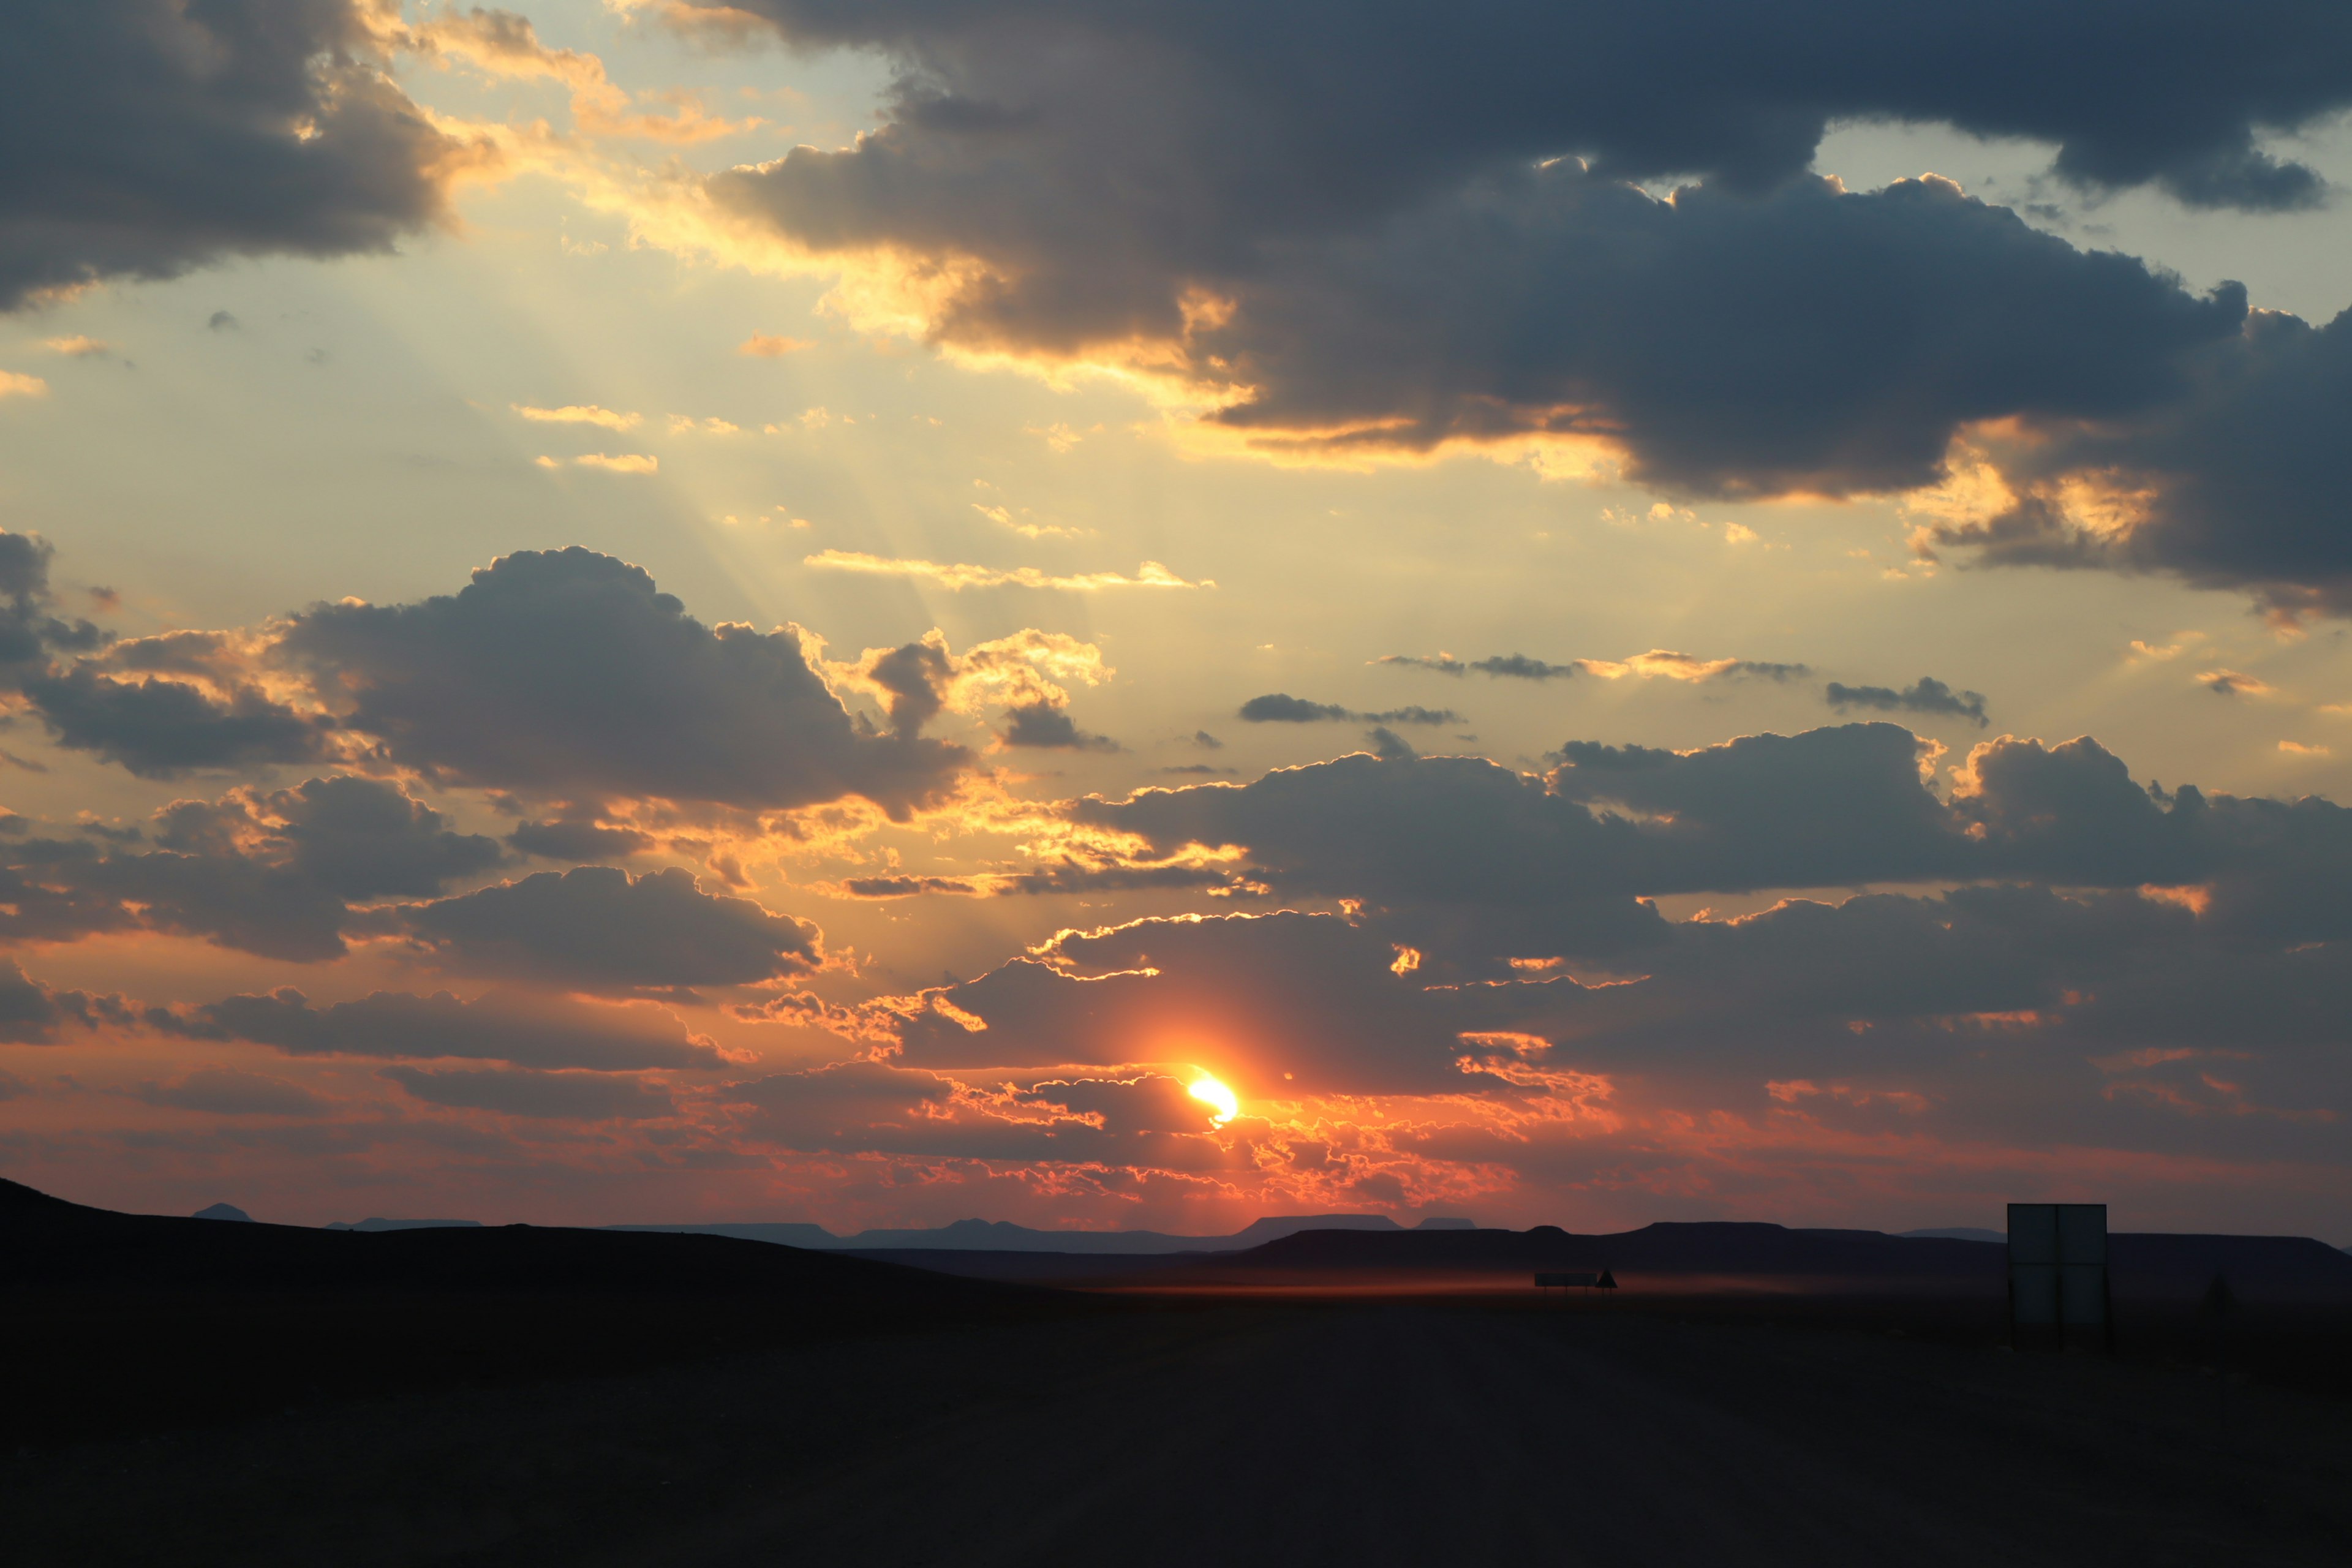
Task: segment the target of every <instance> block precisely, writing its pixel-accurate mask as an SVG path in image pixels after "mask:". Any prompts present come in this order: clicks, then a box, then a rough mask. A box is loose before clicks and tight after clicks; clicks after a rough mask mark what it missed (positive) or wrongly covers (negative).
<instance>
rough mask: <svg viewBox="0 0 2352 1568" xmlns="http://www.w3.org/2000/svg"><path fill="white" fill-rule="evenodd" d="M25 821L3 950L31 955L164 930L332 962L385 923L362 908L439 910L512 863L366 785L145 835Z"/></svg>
mask: <svg viewBox="0 0 2352 1568" xmlns="http://www.w3.org/2000/svg"><path fill="white" fill-rule="evenodd" d="M18 820H19V822H20V823H22V824H23V832H22V835H21V836H20V837H16V839H15V840H14V841H12V842H8V843H5V844H0V938H5V939H8V940H14V941H18V942H26V941H36V942H70V941H73V940H75V939H77V938H79V937H83V936H88V935H91V934H94V933H98V932H104V931H161V932H166V933H170V934H173V935H180V936H192V937H196V938H200V939H202V940H205V941H208V942H215V943H218V944H219V945H222V946H225V947H231V948H236V949H238V950H240V951H243V952H254V953H258V954H262V955H264V956H267V957H271V958H279V959H285V960H289V961H291V962H296V963H310V962H318V961H320V960H326V959H333V958H339V957H341V956H342V954H343V953H344V952H345V951H346V946H345V940H344V939H345V934H346V932H347V931H351V930H352V929H354V928H357V927H361V926H365V925H369V924H371V923H372V921H373V917H363V916H362V915H360V914H357V913H355V912H354V911H353V910H352V909H351V907H350V903H351V901H352V900H363V901H373V900H379V899H383V898H386V897H398V896H411V897H415V896H427V897H429V896H431V895H432V894H434V893H436V892H438V891H439V890H440V889H442V888H443V887H444V886H446V884H447V883H448V882H450V881H453V880H457V879H463V878H466V877H468V876H471V875H474V874H476V873H478V872H479V871H481V870H483V869H486V868H488V867H490V866H493V865H495V864H497V863H498V862H499V860H500V859H501V858H502V856H501V852H500V851H499V847H498V845H497V843H496V842H495V841H493V840H491V839H488V838H485V837H478V836H475V835H461V834H457V833H455V832H452V831H450V830H449V829H448V828H446V827H445V826H443V825H442V824H443V819H442V817H441V816H440V815H439V814H438V813H436V812H434V811H432V810H431V809H429V808H427V807H425V805H422V804H421V803H418V802H416V801H415V800H413V799H411V798H409V797H408V796H406V795H403V794H402V793H401V792H400V791H399V790H398V789H397V788H395V787H394V786H393V785H391V784H382V783H378V782H376V781H373V780H363V779H352V778H330V779H323V780H321V779H312V780H310V781H308V782H306V783H305V784H301V785H300V786H299V787H298V788H295V789H292V790H280V791H277V792H274V793H269V792H264V791H261V790H258V789H239V790H234V791H231V792H230V793H229V794H228V795H225V796H223V797H221V798H220V799H218V800H215V801H198V800H183V801H175V802H173V804H172V805H168V806H165V807H163V809H161V810H159V811H158V812H156V813H155V814H154V816H152V818H151V819H150V820H149V822H148V824H147V825H146V826H144V827H130V828H109V827H106V826H104V825H103V824H86V825H80V826H77V827H74V828H69V829H67V830H65V831H64V832H63V833H62V834H60V833H59V832H58V830H57V829H56V828H55V827H54V826H36V825H33V824H29V823H23V819H21V818H20V819H18ZM151 839H152V847H150V840H151Z"/></svg>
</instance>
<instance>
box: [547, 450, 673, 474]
mask: <svg viewBox="0 0 2352 1568" xmlns="http://www.w3.org/2000/svg"><path fill="white" fill-rule="evenodd" d="M531 460H532V461H533V462H535V463H537V464H538V465H539V466H540V467H541V468H562V466H563V465H564V464H565V463H570V464H571V465H572V467H573V468H601V469H603V470H604V472H605V473H608V474H657V473H659V472H661V459H660V458H652V457H646V456H645V455H643V454H640V453H622V454H621V455H619V456H617V457H616V456H614V454H612V453H610V452H583V453H582V454H581V455H580V456H578V457H576V458H533V459H531Z"/></svg>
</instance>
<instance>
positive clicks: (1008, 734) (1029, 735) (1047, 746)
mask: <svg viewBox="0 0 2352 1568" xmlns="http://www.w3.org/2000/svg"><path fill="white" fill-rule="evenodd" d="M1005 717H1006V719H1007V720H1009V721H1010V722H1008V723H1007V724H1006V725H1005V726H1004V730H1003V733H1002V734H1001V735H999V736H998V739H999V740H1001V741H1003V743H1004V744H1006V745H1008V746H1019V747H1032V748H1035V749H1038V750H1044V751H1065V752H1116V751H1119V750H1122V749H1123V748H1121V746H1120V745H1119V743H1118V742H1117V741H1114V740H1112V739H1110V738H1109V737H1108V736H1107V735H1089V734H1087V732H1086V731H1083V730H1081V729H1079V728H1078V727H1077V725H1076V723H1074V722H1072V721H1071V719H1070V716H1069V714H1068V713H1067V712H1066V711H1065V710H1062V709H1060V708H1056V707H1054V706H1053V705H1051V704H1049V703H1045V702H1029V703H1024V704H1022V705H1021V706H1019V707H1016V708H1013V709H1010V710H1007V711H1006V714H1005Z"/></svg>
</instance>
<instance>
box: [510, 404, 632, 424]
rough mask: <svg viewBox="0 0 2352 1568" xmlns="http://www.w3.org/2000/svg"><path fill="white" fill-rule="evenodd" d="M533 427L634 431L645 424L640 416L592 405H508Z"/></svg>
mask: <svg viewBox="0 0 2352 1568" xmlns="http://www.w3.org/2000/svg"><path fill="white" fill-rule="evenodd" d="M508 406H509V407H510V408H512V409H513V410H514V411H515V412H516V413H517V414H520V415H521V416H523V417H524V418H525V419H528V420H530V421H531V423H533V424H535V425H594V426H599V427H600V428H603V429H606V430H634V429H635V428H636V427H637V426H640V425H642V424H644V423H645V418H646V416H644V415H642V414H623V413H619V412H617V411H615V410H614V409H610V408H599V407H598V406H597V405H594V404H593V403H567V404H565V405H563V406H562V407H561V408H540V407H535V406H533V405H530V404H528V403H513V404H509V405H508Z"/></svg>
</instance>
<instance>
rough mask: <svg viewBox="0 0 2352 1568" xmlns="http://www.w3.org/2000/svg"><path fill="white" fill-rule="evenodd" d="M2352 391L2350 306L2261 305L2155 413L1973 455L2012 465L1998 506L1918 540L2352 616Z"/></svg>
mask: <svg viewBox="0 0 2352 1568" xmlns="http://www.w3.org/2000/svg"><path fill="white" fill-rule="evenodd" d="M2347 397H2352V312H2346V313H2344V314H2340V315H2338V316H2337V317H2336V319H2335V320H2333V321H2329V322H2328V323H2327V324H2326V325H2325V326H2321V327H2314V326H2311V325H2309V324H2307V323H2305V322H2304V321H2300V320H2298V319H2296V318H2295V317H2294V316H2290V315H2285V314H2282V313H2280V312H2276V311H2259V310H2258V311H2254V312H2252V314H2250V315H2248V316H2247V317H2246V318H2245V320H2244V321H2242V323H2241V324H2240V325H2239V328H2238V330H2237V331H2233V332H2231V334H2229V335H2228V336H2227V337H2226V338H2223V339H2221V341H2219V342H2214V343H2212V344H2210V345H2209V346H2208V347H2207V348H2206V349H2204V350H2203V351H2201V352H2200V353H2198V354H2196V355H2194V356H2192V359H2191V360H2190V362H2189V364H2188V367H2187V375H2186V380H2185V384H2184V385H2183V387H2182V388H2181V389H2180V391H2179V393H2178V394H2177V395H2174V396H2172V397H2170V398H2168V400H2167V401H2166V402H2165V403H2164V404H2163V405H2161V406H2159V407H2158V408H2157V409H2155V410H2152V411H2151V412H2150V413H2149V415H2148V416H2147V417H2144V418H2140V419H2135V420H2129V421H2124V422H2120V423H2118V424H2116V425H2114V426H2105V425H2099V426H2079V427H2077V426H2062V427H2058V428H2055V429H2053V430H2052V431H2051V432H2050V433H2049V438H2048V439H2046V440H2044V439H2032V438H2029V439H2027V440H2025V441H2023V442H2019V441H2014V440H2003V439H1999V438H1996V437H1991V436H1988V437H1986V438H1985V439H1984V440H1983V441H1982V442H1981V443H1980V447H1981V449H1980V450H1979V451H1978V452H1976V453H1975V454H1973V455H1972V457H1971V458H1970V459H1969V460H1972V461H1974V462H1976V463H1978V464H1980V465H1983V466H1984V467H1986V468H1988V469H1990V468H1996V467H1997V468H2000V469H2001V470H2003V471H2004V473H2005V477H2004V478H2003V479H2002V480H2001V482H2000V484H1999V485H1998V486H1996V487H1993V488H1992V489H1990V492H1989V494H1990V497H1991V500H1992V504H1991V505H1990V506H1989V507H1986V508H1980V509H1973V510H1968V511H1965V512H1963V513H1961V514H1958V515H1954V516H1951V517H1948V518H1945V519H1942V520H1939V521H1931V522H1930V523H1928V524H1927V525H1926V527H1925V529H1924V531H1923V533H1922V542H1924V543H1928V544H1946V545H1952V546H1958V547H1959V548H1963V549H1967V550H1969V551H1972V552H1975V553H1976V554H1977V556H1978V558H1979V559H1980V560H1983V561H1985V562H1987V563H1990V564H1996V565H2023V566H2057V567H2098V568H2104V569H2107V570H2115V571H2125V572H2163V573H2168V574H2172V575H2174V576H2177V577H2179V578H2181V579H2183V580H2185V581H2187V582H2189V583H2191V584H2197V585H2199V586H2201V587H2210V588H2232V589H2241V590H2244V591H2247V592H2250V593H2251V594H2252V595H2253V596H2254V597H2255V599H2256V600H2257V601H2258V602H2260V603H2261V604H2263V605H2264V606H2265V607H2267V608H2268V609H2270V610H2271V611H2273V613H2274V614H2277V615H2280V616H2290V617H2292V616H2305V615H2330V616H2342V615H2346V614H2352V546H2347V543H2346V542H2345V540H2344V537H2343V531H2342V530H2341V529H2340V528H2339V527H2338V526H2337V523H2338V520H2339V518H2340V515H2341V497H2342V494H2343V491H2344V489H2345V487H2346V485H2347V482H2352V456H2347V446H2346V443H2345V442H2344V440H2343V438H2342V437H2343V433H2344V432H2343V420H2342V416H2341V410H2342V409H2343V407H2344V405H2345V400H2346V399H2347Z"/></svg>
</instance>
